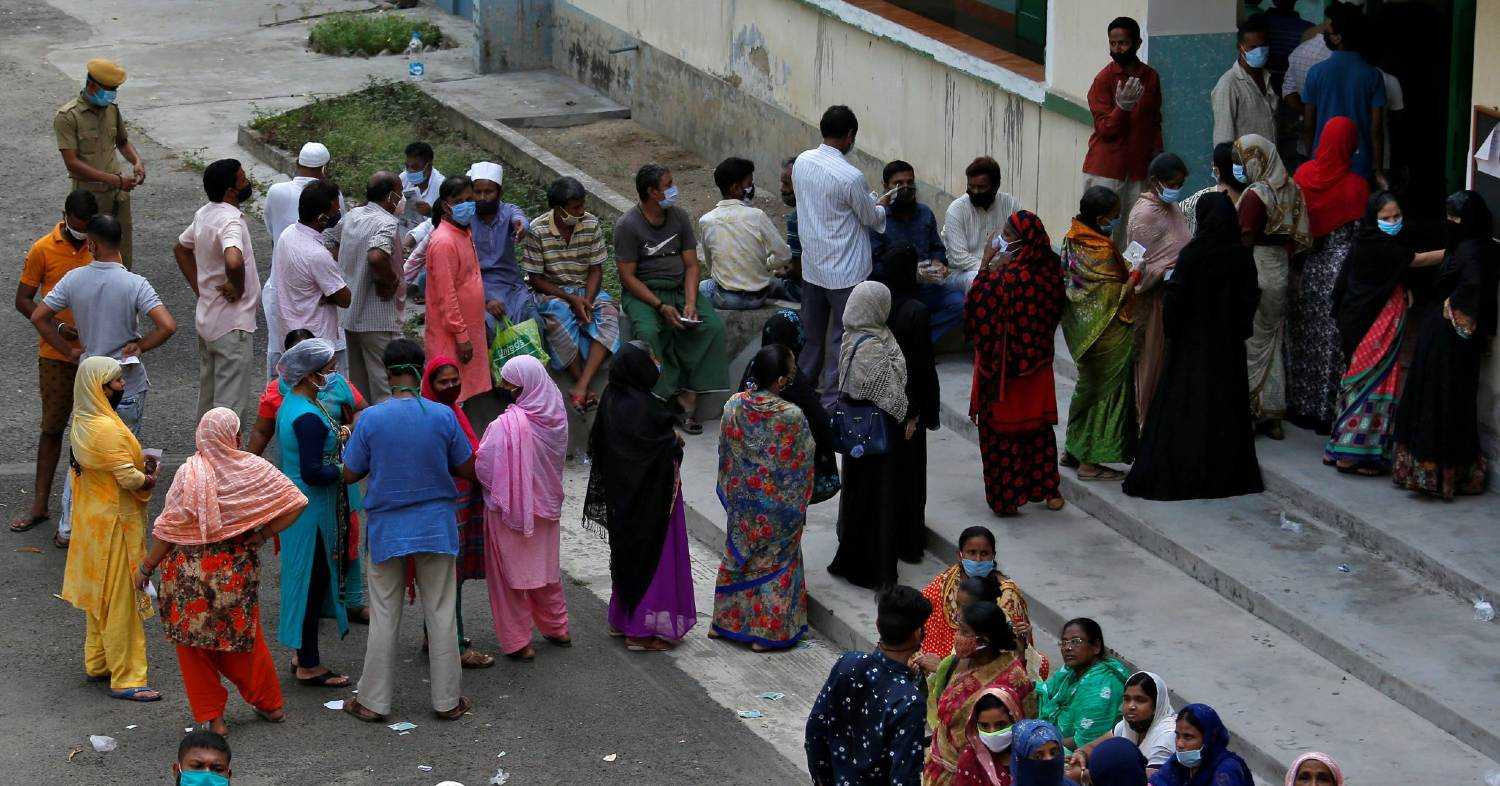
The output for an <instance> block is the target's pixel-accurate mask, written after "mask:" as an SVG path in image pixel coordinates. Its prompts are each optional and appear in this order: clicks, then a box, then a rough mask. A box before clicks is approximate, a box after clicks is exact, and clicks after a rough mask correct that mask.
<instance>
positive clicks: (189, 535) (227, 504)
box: [151, 407, 307, 546]
mask: <svg viewBox="0 0 1500 786" xmlns="http://www.w3.org/2000/svg"><path fill="white" fill-rule="evenodd" d="M239 436H240V419H239V416H238V415H236V414H234V412H232V411H230V410H228V409H225V408H224V407H215V408H214V409H211V410H209V411H208V412H206V413H204V415H203V419H202V420H200V421H198V434H197V444H198V452H197V453H194V454H193V455H192V456H190V457H188V460H187V461H185V462H183V464H182V467H181V468H180V469H178V470H177V474H176V475H175V476H174V477H173V478H172V487H171V489H169V490H168V491H167V499H166V505H165V507H164V508H163V510H162V512H161V515H160V516H157V517H156V525H155V526H154V527H153V528H152V530H151V533H152V534H153V535H155V536H156V538H157V539H158V540H164V541H167V542H168V543H175V544H178V545H181V546H201V545H203V544H205V543H218V542H220V541H224V540H228V539H230V538H233V537H235V536H237V535H242V534H244V533H246V532H249V531H251V530H253V529H255V528H256V527H260V526H263V525H265V524H268V523H270V522H271V521H272V520H273V519H275V518H276V517H278V516H280V515H282V514H283V513H285V512H286V511H287V510H289V509H293V508H298V507H302V506H305V505H306V504H307V497H306V496H304V495H303V494H302V492H301V491H299V490H297V487H296V485H294V484H293V483H292V481H291V480H289V479H288V478H287V476H286V475H283V474H281V470H278V469H277V468H276V467H275V466H273V465H272V464H271V462H269V461H266V460H265V459H263V458H261V457H260V456H257V455H255V454H253V453H246V452H245V451H242V450H240V448H239Z"/></svg>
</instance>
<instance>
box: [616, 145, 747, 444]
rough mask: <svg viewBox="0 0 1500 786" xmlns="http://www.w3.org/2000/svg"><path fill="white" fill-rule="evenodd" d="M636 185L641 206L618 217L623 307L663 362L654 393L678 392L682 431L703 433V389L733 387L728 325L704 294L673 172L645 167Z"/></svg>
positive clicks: (690, 224)
mask: <svg viewBox="0 0 1500 786" xmlns="http://www.w3.org/2000/svg"><path fill="white" fill-rule="evenodd" d="M635 190H636V194H637V195H639V196H640V199H641V202H640V204H639V205H636V206H635V207H634V208H631V210H630V212H628V213H626V214H625V215H624V216H623V217H621V219H620V220H619V221H617V222H616V223H615V262H616V264H617V265H618V266H619V270H620V288H621V289H623V290H624V292H623V295H624V297H623V298H622V301H623V303H622V305H623V306H624V308H625V313H626V314H627V315H629V316H630V323H631V328H632V330H634V332H635V335H636V337H637V338H639V339H641V340H642V341H645V342H646V343H647V344H649V345H650V346H651V351H652V352H654V353H655V354H656V359H657V360H658V361H659V362H660V363H661V379H659V380H658V381H657V383H656V389H655V390H654V391H653V392H654V393H655V394H656V395H657V396H658V397H659V398H661V399H663V400H667V401H669V402H670V401H671V400H672V399H673V397H674V396H675V397H676V404H677V405H678V407H680V412H679V414H678V417H677V421H678V424H679V425H680V426H681V427H682V430H683V431H685V432H687V433H689V434H701V433H703V426H702V424H700V423H699V422H698V418H697V417H696V416H695V414H694V410H695V409H696V408H697V404H698V394H699V393H709V392H714V391H722V390H728V385H729V377H728V372H729V358H728V355H727V354H726V352H725V349H724V323H723V322H722V321H720V319H719V315H718V314H717V313H715V312H714V307H713V304H712V303H709V302H708V301H707V300H706V299H704V300H702V301H700V300H699V298H698V281H699V280H700V279H701V278H702V275H701V273H700V271H699V268H698V238H697V236H696V235H694V234H693V220H692V219H691V218H689V217H688V214H687V213H686V212H685V211H683V209H682V208H680V207H676V202H677V186H675V185H673V184H672V172H671V170H669V169H667V168H666V167H664V166H661V165H659V164H647V165H645V166H643V167H641V169H640V171H639V172H636V175H635Z"/></svg>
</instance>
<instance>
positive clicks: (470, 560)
mask: <svg viewBox="0 0 1500 786" xmlns="http://www.w3.org/2000/svg"><path fill="white" fill-rule="evenodd" d="M463 388H464V380H463V372H462V370H461V369H460V367H459V364H458V361H456V360H454V359H453V358H450V357H443V356H438V357H435V358H431V359H430V360H428V361H427V367H426V368H425V369H423V371H422V398H425V399H427V400H428V401H435V402H437V403H439V404H442V405H443V406H446V407H448V408H449V409H451V410H452V411H453V417H454V418H455V419H456V420H458V427H459V429H460V430H461V431H463V434H464V438H465V439H466V440H467V441H468V443H469V450H470V451H478V450H479V437H478V436H476V435H475V434H474V426H473V425H471V424H470V423H469V416H468V415H466V414H465V413H464V410H463V408H462V407H460V406H459V405H458V400H459V398H460V397H461V395H462V394H463ZM475 455H476V459H475V464H476V466H477V464H478V458H477V455H478V454H477V453H475ZM453 485H454V487H456V488H457V489H458V558H457V559H456V560H455V562H456V564H457V570H458V590H457V591H456V592H454V598H453V613H454V614H455V615H456V616H457V617H458V651H459V657H458V662H459V663H460V664H461V665H462V666H463V667H464V668H466V669H487V668H489V667H490V666H493V665H495V656H493V655H491V654H489V653H487V652H481V651H480V650H477V649H475V648H474V647H473V645H472V643H471V642H470V641H469V639H468V638H467V637H465V636H464V592H463V588H464V582H465V581H468V580H469V579H476V580H480V581H482V580H484V578H485V540H486V538H485V525H484V495H483V492H481V491H480V489H479V488H478V487H476V486H475V485H474V484H473V483H470V482H469V481H468V480H467V479H465V478H460V477H457V476H454V478H453ZM415 580H416V573H415V567H414V566H413V567H411V568H408V570H407V583H408V585H409V586H414V582H415Z"/></svg>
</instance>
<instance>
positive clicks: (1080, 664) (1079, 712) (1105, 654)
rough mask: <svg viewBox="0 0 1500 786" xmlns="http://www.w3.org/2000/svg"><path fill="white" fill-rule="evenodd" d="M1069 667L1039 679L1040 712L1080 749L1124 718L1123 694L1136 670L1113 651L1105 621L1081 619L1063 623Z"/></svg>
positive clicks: (1064, 651) (1066, 740)
mask: <svg viewBox="0 0 1500 786" xmlns="http://www.w3.org/2000/svg"><path fill="white" fill-rule="evenodd" d="M1059 645H1060V648H1061V649H1062V659H1063V666H1064V668H1061V669H1058V670H1057V672H1056V673H1054V674H1053V675H1052V677H1051V678H1050V679H1048V680H1047V681H1046V682H1038V683H1037V684H1036V689H1037V694H1038V695H1037V705H1038V706H1037V717H1038V718H1040V719H1042V720H1044V721H1047V722H1048V723H1051V724H1053V725H1055V726H1057V728H1058V730H1059V731H1060V732H1062V737H1063V747H1064V748H1066V749H1067V750H1068V751H1069V752H1071V751H1075V750H1078V749H1079V748H1082V747H1083V746H1085V745H1087V744H1089V743H1090V742H1093V741H1094V740H1095V739H1098V738H1099V737H1103V736H1104V735H1106V734H1109V733H1111V732H1112V731H1113V730H1114V728H1115V724H1116V723H1119V722H1120V699H1121V697H1122V696H1124V694H1125V680H1126V679H1128V678H1129V677H1130V672H1129V670H1127V669H1126V668H1125V664H1123V663H1121V662H1120V661H1119V660H1118V659H1116V658H1113V657H1111V656H1110V655H1109V650H1108V649H1106V648H1105V647H1104V631H1103V630H1101V629H1100V627H1099V623H1097V622H1095V621H1093V620H1091V619H1088V618H1079V619H1075V620H1069V621H1068V623H1067V624H1066V625H1063V629H1062V636H1061V641H1060V642H1059Z"/></svg>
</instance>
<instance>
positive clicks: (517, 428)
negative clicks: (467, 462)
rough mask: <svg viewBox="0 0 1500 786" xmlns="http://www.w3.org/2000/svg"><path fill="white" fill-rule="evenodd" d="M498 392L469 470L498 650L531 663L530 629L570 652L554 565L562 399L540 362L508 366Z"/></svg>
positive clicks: (564, 426) (563, 442)
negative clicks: (508, 397)
mask: <svg viewBox="0 0 1500 786" xmlns="http://www.w3.org/2000/svg"><path fill="white" fill-rule="evenodd" d="M500 385H501V386H502V387H504V388H506V389H507V390H510V391H511V392H512V393H513V394H514V395H515V403H514V404H511V405H510V406H509V407H507V408H506V410H505V412H504V414H502V415H500V417H498V418H496V419H495V420H494V422H492V423H491V424H490V426H489V428H487V429H485V431H484V439H483V440H481V441H480V443H479V453H478V457H477V458H476V459H475V463H474V470H475V473H476V474H477V475H479V482H480V483H482V484H483V485H484V521H485V536H486V537H485V581H486V583H488V584H489V588H490V611H491V613H492V614H493V615H494V617H495V636H496V637H497V638H498V639H499V640H500V650H501V651H502V652H504V653H505V656H506V657H508V658H511V659H513V660H531V659H532V658H534V657H536V650H535V649H533V648H532V646H531V629H532V626H533V625H535V626H536V629H537V630H540V631H541V632H542V636H543V637H545V638H546V639H547V641H549V642H552V643H553V644H555V645H557V646H559V647H569V646H572V644H573V640H572V639H571V638H569V636H568V608H567V601H566V599H565V598H564V597H563V587H562V574H561V570H560V568H559V565H558V545H559V533H558V524H557V520H558V516H560V515H561V513H562V500H563V487H562V472H563V461H564V460H565V459H566V457H567V450H568V414H567V410H566V409H565V408H564V407H563V397H562V392H561V391H559V390H558V389H557V384H556V383H554V382H553V381H552V378H551V377H549V376H547V370H546V368H544V367H543V366H542V364H541V362H540V361H538V360H537V359H536V358H534V357H531V356H529V355H522V356H520V357H514V358H511V359H510V360H509V361H507V362H506V364H505V367H504V368H502V369H501V370H500Z"/></svg>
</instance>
